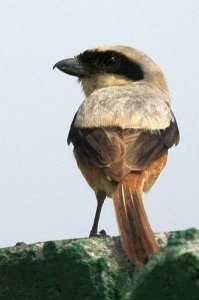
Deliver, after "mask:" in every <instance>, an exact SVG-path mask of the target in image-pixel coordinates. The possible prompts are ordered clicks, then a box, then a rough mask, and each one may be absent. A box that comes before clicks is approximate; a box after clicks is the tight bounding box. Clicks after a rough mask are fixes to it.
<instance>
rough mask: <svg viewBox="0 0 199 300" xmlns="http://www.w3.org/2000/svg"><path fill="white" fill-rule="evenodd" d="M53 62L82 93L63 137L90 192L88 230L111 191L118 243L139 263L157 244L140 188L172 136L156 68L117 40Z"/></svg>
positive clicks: (154, 174)
mask: <svg viewBox="0 0 199 300" xmlns="http://www.w3.org/2000/svg"><path fill="white" fill-rule="evenodd" d="M53 68H58V69H59V70H60V71H62V72H64V73H67V74H69V75H72V76H76V77H77V78H78V82H79V83H80V85H81V87H82V90H83V92H84V95H85V99H84V100H83V101H82V103H81V104H80V106H79V108H78V110H77V113H76V114H75V116H74V118H73V121H72V124H71V127H70V130H69V134H68V139H67V142H68V144H70V143H72V144H73V147H74V156H75V159H76V162H77V165H78V167H79V169H80V171H81V173H82V174H83V176H84V177H85V179H86V181H87V183H88V184H89V186H90V187H91V188H92V189H93V191H94V192H95V195H96V199H97V209H96V213H95V218H94V222H93V226H92V229H91V231H90V236H95V235H97V232H98V222H99V218H100V213H101V209H102V206H103V203H104V201H105V198H106V197H110V198H112V199H113V203H114V208H115V214H116V219H117V223H118V227H119V232H120V237H121V242H122V246H123V249H124V251H125V253H126V255H127V257H128V258H129V260H130V261H131V262H133V264H134V265H135V266H136V267H137V268H138V269H142V268H143V267H144V265H145V264H146V262H147V261H148V260H149V258H150V256H151V255H153V254H155V253H158V252H159V251H160V248H159V246H158V244H157V242H156V239H155V236H154V233H153V231H152V228H151V225H150V223H149V220H148V217H147V214H146V211H145V208H144V204H143V195H144V193H146V192H148V191H149V190H150V189H151V187H152V186H153V184H154V183H155V181H156V180H157V178H158V177H159V175H160V173H161V172H162V170H163V169H164V166H165V165H166V162H167V157H168V150H169V148H171V147H172V146H173V145H176V146H177V145H178V143H179V140H180V134H179V129H178V125H177V121H176V118H175V116H174V113H173V111H172V109H171V96H170V93H169V89H168V85H167V82H166V79H165V76H164V73H163V72H162V70H161V69H160V67H159V66H158V65H157V64H156V63H155V62H154V61H153V60H152V59H151V58H150V57H149V56H148V55H146V54H145V53H143V52H142V51H140V50H137V49H135V48H132V47H129V46H125V45H105V46H99V47H95V48H91V49H88V50H85V51H83V52H82V53H80V54H78V55H77V56H74V57H73V58H69V59H63V60H61V61H58V62H57V63H56V64H55V65H54V67H53Z"/></svg>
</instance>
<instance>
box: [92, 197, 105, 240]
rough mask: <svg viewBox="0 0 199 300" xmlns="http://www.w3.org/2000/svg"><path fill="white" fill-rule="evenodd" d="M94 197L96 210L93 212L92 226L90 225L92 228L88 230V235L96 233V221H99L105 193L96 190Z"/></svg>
mask: <svg viewBox="0 0 199 300" xmlns="http://www.w3.org/2000/svg"><path fill="white" fill-rule="evenodd" d="M96 198H97V209H96V212H95V218H94V222H93V226H92V229H91V231H90V234H89V237H91V236H96V235H97V229H98V222H99V218H100V213H101V210H102V206H103V204H104V200H105V198H106V194H105V193H104V192H102V191H97V192H96Z"/></svg>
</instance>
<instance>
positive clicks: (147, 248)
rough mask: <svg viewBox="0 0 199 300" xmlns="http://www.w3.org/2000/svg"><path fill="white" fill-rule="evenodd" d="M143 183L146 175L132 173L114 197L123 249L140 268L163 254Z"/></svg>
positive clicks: (123, 181) (121, 184) (124, 180)
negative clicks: (143, 197)
mask: <svg viewBox="0 0 199 300" xmlns="http://www.w3.org/2000/svg"><path fill="white" fill-rule="evenodd" d="M143 180H144V179H143V175H142V174H138V173H134V174H133V173H131V174H129V175H127V176H126V177H125V178H124V179H123V180H122V182H121V183H120V184H119V187H118V189H117V191H116V192H115V193H114V194H113V201H114V206H115V211H116V216H117V222H118V225H119V230H120V235H121V240H122V245H123V248H124V250H125V252H126V254H127V256H128V257H129V259H130V260H131V261H132V262H133V263H134V264H135V265H136V266H137V268H141V267H142V266H143V265H144V263H145V262H146V259H147V257H149V256H150V255H151V254H153V253H155V252H158V251H159V247H158V245H157V243H156V240H155V237H154V234H153V231H152V229H151V226H150V224H149V221H148V218H147V215H146V212H145V210H144V206H143V200H142V193H143Z"/></svg>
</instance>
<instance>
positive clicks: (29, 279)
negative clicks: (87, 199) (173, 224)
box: [0, 229, 199, 300]
mask: <svg viewBox="0 0 199 300" xmlns="http://www.w3.org/2000/svg"><path fill="white" fill-rule="evenodd" d="M156 238H157V241H158V242H159V244H160V246H161V248H162V251H161V253H160V254H157V255H154V256H153V257H152V258H151V259H150V260H149V262H148V263H147V265H146V266H145V268H144V269H143V270H142V271H140V272H138V271H136V270H135V268H134V267H133V265H132V264H131V263H129V261H128V260H127V259H126V256H125V254H124V252H123V250H122V248H121V243H120V240H119V238H110V237H103V238H98V237H96V238H90V239H88V238H86V239H78V240H65V241H55V242H45V243H37V244H33V245H23V244H22V245H21V246H15V247H10V248H4V249H0V300H114V299H120V300H130V299H132V300H198V299H199V231H197V230H195V229H189V230H185V231H176V232H172V233H162V234H156Z"/></svg>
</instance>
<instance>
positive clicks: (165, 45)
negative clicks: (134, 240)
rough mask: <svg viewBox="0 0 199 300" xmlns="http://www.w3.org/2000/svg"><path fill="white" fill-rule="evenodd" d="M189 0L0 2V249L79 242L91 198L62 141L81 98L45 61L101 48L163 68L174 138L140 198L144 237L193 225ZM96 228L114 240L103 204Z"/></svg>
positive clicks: (193, 31) (195, 64)
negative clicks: (142, 56)
mask: <svg viewBox="0 0 199 300" xmlns="http://www.w3.org/2000/svg"><path fill="white" fill-rule="evenodd" d="M198 11H199V2H198V1H197V0H196V1H194V0H190V1H183V0H172V1H171V0H167V1H163V0H158V1H156V0H152V1H148V0H146V1H145V0H136V1H133V0H126V1H124V0H111V1H107V0H100V1H94V0H86V1H79V0H73V1H67V0H62V1H61V0H60V1H58V0H57V1H56V0H43V1H31V0H24V1H23V0H18V1H14V0H7V1H1V3H0V36H1V41H0V86H1V88H0V247H5V246H11V245H14V244H15V243H16V242H18V241H23V242H26V243H32V242H37V241H45V240H59V239H68V238H77V237H85V236H88V234H89V231H90V229H91V225H92V222H93V217H94V212H95V208H96V200H95V195H94V193H93V191H92V190H91V189H90V187H89V186H88V185H87V183H86V181H85V179H84V178H83V177H82V175H81V173H80V171H79V170H78V168H77V166H76V162H75V159H74V158H73V154H72V146H70V147H68V146H67V144H66V138H67V134H68V131H69V127H70V123H71V121H72V119H73V116H74V114H75V112H76V111H77V109H78V107H79V105H80V103H81V101H82V100H83V99H84V96H83V94H82V91H81V88H80V86H78V84H77V80H76V79H75V77H70V76H67V75H66V74H64V73H61V72H59V71H58V70H54V71H52V67H53V65H54V64H55V63H56V62H57V61H59V60H61V59H64V58H70V57H73V56H74V55H77V54H79V53H80V52H82V51H84V50H86V49H88V48H91V47H95V46H98V45H104V44H124V45H129V46H132V47H135V48H137V49H140V50H142V51H143V52H145V53H147V54H148V55H149V56H151V57H152V59H154V60H155V61H156V62H157V63H158V64H159V65H160V66H161V68H162V69H163V70H164V72H165V75H166V78H167V81H168V84H169V88H170V92H171V95H172V98H173V111H174V113H175V115H176V118H177V121H178V125H179V128H180V132H181V142H180V145H179V146H178V147H177V148H175V147H174V148H172V149H171V150H170V156H169V161H168V164H167V166H166V168H165V170H164V172H163V173H162V175H161V177H160V178H159V180H158V181H157V182H156V184H155V185H154V187H153V188H152V190H151V191H150V192H149V194H147V195H146V197H145V202H144V203H145V208H146V211H147V213H148V216H149V219H150V222H151V225H152V227H153V230H154V231H168V230H180V229H186V228H189V227H198V228H199V197H198V185H199V175H198V166H199V155H198V149H199V137H198V129H199V118H198V115H199V113H198V111H199V89H198V86H199V83H198V69H199V57H198V55H199V40H198V32H199V18H198ZM99 229H105V230H106V232H107V233H108V234H110V235H118V229H117V224H116V220H115V214H114V208H113V204H112V200H111V199H107V200H106V203H105V205H104V207H103V211H102V215H101V220H100V224H99Z"/></svg>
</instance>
